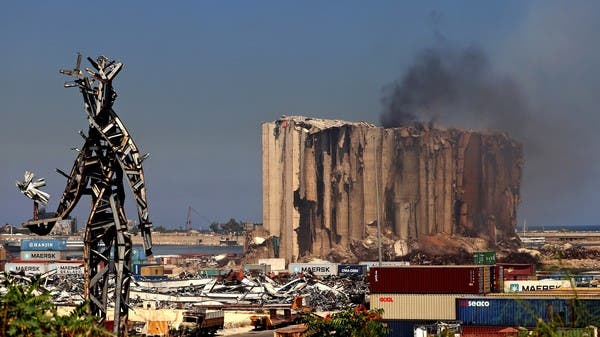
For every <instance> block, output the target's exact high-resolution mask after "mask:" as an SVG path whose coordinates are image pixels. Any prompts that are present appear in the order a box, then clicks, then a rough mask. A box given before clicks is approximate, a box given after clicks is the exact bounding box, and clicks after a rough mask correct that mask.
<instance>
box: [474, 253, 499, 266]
mask: <svg viewBox="0 0 600 337" xmlns="http://www.w3.org/2000/svg"><path fill="white" fill-rule="evenodd" d="M473 264H489V265H492V264H496V252H474V253H473Z"/></svg>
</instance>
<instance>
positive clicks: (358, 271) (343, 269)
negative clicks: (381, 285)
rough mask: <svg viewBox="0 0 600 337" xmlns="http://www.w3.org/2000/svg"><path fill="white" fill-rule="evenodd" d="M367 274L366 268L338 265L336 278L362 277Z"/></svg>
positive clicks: (363, 266)
mask: <svg viewBox="0 0 600 337" xmlns="http://www.w3.org/2000/svg"><path fill="white" fill-rule="evenodd" d="M366 273H367V266H366V265H361V264H340V265H338V276H362V275H364V274H366Z"/></svg>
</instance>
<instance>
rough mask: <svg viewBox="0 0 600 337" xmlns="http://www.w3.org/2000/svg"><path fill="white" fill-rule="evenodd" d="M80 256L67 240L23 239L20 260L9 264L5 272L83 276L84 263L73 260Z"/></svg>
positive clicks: (5, 267)
mask: <svg viewBox="0 0 600 337" xmlns="http://www.w3.org/2000/svg"><path fill="white" fill-rule="evenodd" d="M79 255H80V252H79V251H77V250H72V249H71V250H70V249H69V246H68V244H67V239H63V238H44V239H38V238H35V239H22V240H21V249H20V253H19V258H18V259H16V260H13V261H11V262H7V263H6V264H5V265H4V271H6V272H23V273H25V274H29V275H33V274H44V273H47V272H51V271H56V273H58V274H62V275H66V274H75V275H83V261H81V260H79V259H77V260H74V259H73V256H79Z"/></svg>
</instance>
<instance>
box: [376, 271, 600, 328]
mask: <svg viewBox="0 0 600 337" xmlns="http://www.w3.org/2000/svg"><path fill="white" fill-rule="evenodd" d="M513 268H514V269H513ZM506 269H509V273H510V276H509V277H510V278H511V279H512V278H514V277H519V278H521V280H518V281H514V280H507V281H505V282H504V275H505V272H506ZM515 269H517V270H519V272H518V273H516V274H515V273H514V270H515ZM531 272H535V269H533V267H532V266H529V267H526V265H465V266H404V267H372V268H371V270H370V272H369V281H370V291H371V295H370V304H371V308H372V309H383V311H384V312H383V320H384V322H385V323H386V324H387V325H388V327H389V328H391V329H392V333H391V334H390V336H400V337H404V336H406V337H409V336H410V337H412V336H416V335H415V333H417V332H418V331H429V329H430V328H432V327H433V328H436V327H439V326H440V322H442V323H443V324H446V325H448V326H450V325H457V324H458V325H460V331H461V336H465V337H474V336H479V337H483V336H485V337H488V336H506V333H517V332H518V331H519V329H520V330H524V329H529V330H530V329H533V328H535V327H536V325H537V324H538V323H539V322H540V320H541V321H543V322H546V323H556V324H557V325H559V326H563V327H565V328H570V329H575V330H576V331H575V330H573V331H570V332H568V333H569V336H571V335H572V334H573V333H575V335H576V334H577V333H579V332H581V333H587V332H586V331H587V330H585V329H584V328H586V327H588V326H589V325H594V326H598V325H599V324H600V292H597V291H596V292H594V290H589V291H588V290H581V289H583V288H579V289H580V290H579V293H577V290H576V289H575V288H572V287H571V286H570V284H569V282H568V281H565V280H535V281H534V280H531V279H530V276H529V275H528V274H530V273H531ZM516 275H519V276H516ZM561 288H562V289H561ZM586 289H589V288H586ZM419 329H421V330H419ZM513 330H514V331H513ZM584 330H585V331H584ZM565 333H566V332H565ZM575 335H573V336H575Z"/></svg>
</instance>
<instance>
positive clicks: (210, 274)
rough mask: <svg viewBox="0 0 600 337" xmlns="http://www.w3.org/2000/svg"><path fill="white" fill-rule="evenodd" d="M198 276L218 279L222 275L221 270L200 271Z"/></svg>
mask: <svg viewBox="0 0 600 337" xmlns="http://www.w3.org/2000/svg"><path fill="white" fill-rule="evenodd" d="M198 275H200V276H202V277H217V276H219V275H221V270H220V269H199V270H198Z"/></svg>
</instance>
